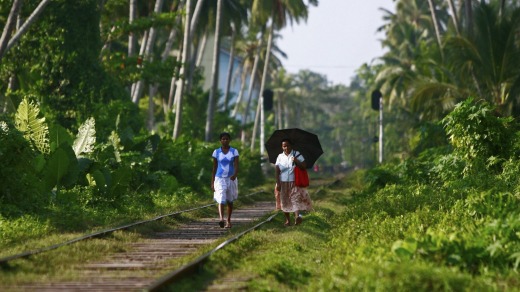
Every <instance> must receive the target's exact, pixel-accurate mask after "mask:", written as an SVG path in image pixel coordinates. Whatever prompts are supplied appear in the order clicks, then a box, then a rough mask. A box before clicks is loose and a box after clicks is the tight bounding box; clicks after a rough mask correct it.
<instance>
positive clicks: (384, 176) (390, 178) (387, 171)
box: [364, 165, 399, 191]
mask: <svg viewBox="0 0 520 292" xmlns="http://www.w3.org/2000/svg"><path fill="white" fill-rule="evenodd" d="M364 182H365V184H366V186H367V188H368V189H369V190H370V191H375V190H378V189H380V188H384V187H385V186H386V185H390V184H396V183H398V182H399V173H398V171H397V169H396V168H395V167H394V166H392V165H381V166H378V167H374V168H372V169H369V170H368V171H367V172H366V173H365V177H364Z"/></svg>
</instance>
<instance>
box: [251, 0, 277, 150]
mask: <svg viewBox="0 0 520 292" xmlns="http://www.w3.org/2000/svg"><path fill="white" fill-rule="evenodd" d="M271 19H274V9H273V13H272V16H271ZM273 34H274V23H271V28H270V30H269V38H268V39H267V49H266V51H265V60H264V71H263V72H262V80H261V82H260V92H259V98H258V104H259V105H258V109H259V110H257V116H258V114H260V155H264V147H262V145H264V142H265V118H264V116H265V113H264V90H265V82H266V80H267V71H268V70H269V59H270V58H271V47H272V45H273ZM257 120H258V117H257V118H256V119H255V126H254V128H253V135H252V137H251V150H254V147H255V146H254V145H255V136H256V129H257Z"/></svg>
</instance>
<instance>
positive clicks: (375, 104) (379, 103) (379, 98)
mask: <svg viewBox="0 0 520 292" xmlns="http://www.w3.org/2000/svg"><path fill="white" fill-rule="evenodd" d="M372 109H373V110H379V163H383V94H381V91H379V89H376V90H374V91H372Z"/></svg>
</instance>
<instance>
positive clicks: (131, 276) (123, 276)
mask: <svg viewBox="0 0 520 292" xmlns="http://www.w3.org/2000/svg"><path fill="white" fill-rule="evenodd" d="M336 181H337V180H336ZM336 181H334V182H332V183H326V184H323V185H321V186H322V187H323V186H325V187H327V186H329V185H331V184H333V183H335V182H336ZM316 188H317V192H319V191H320V190H321V188H320V187H316ZM258 193H266V192H265V191H260V192H257V193H252V194H250V195H248V196H245V197H250V196H253V195H256V194H258ZM208 207H215V204H209V205H204V206H200V207H197V208H193V209H189V210H183V211H179V212H174V213H171V214H166V215H162V216H159V217H156V218H153V219H150V220H145V221H139V222H136V223H133V224H128V225H125V226H121V227H117V228H113V229H108V230H103V231H100V232H97V233H93V234H89V235H85V236H82V237H79V238H76V239H73V240H69V241H67V242H64V243H61V244H57V245H54V246H51V247H47V248H42V249H39V250H34V251H28V252H24V253H21V254H17V255H13V256H10V257H6V258H2V259H0V264H3V265H4V266H5V265H8V264H9V262H10V261H13V260H17V259H21V258H30V257H31V256H33V255H36V254H39V253H45V252H48V251H50V250H53V249H57V248H59V247H62V246H64V245H70V244H73V243H76V242H79V241H83V240H87V239H90V238H96V237H102V236H105V235H107V234H110V233H113V232H115V231H118V230H126V229H129V228H131V227H135V226H138V225H142V224H146V223H149V222H153V221H157V220H160V219H163V218H165V217H171V216H175V215H178V214H181V213H184V212H191V211H194V210H199V209H204V208H208ZM274 209H275V204H274V200H269V201H258V202H254V203H251V204H247V205H246V204H244V205H243V206H241V207H240V208H237V209H235V210H234V211H233V219H232V222H233V228H231V229H224V228H220V227H219V226H218V220H217V217H216V216H215V215H213V216H212V217H206V218H200V219H196V220H192V221H190V222H187V223H184V224H182V225H180V226H177V227H175V228H172V229H170V230H167V231H161V232H155V233H152V234H151V235H149V236H147V237H146V238H145V239H144V240H140V241H139V242H135V243H131V244H130V246H129V247H128V249H125V250H127V251H125V252H119V253H113V254H109V255H107V256H106V257H104V258H103V259H101V260H98V261H92V262H86V263H83V264H81V265H77V266H74V267H71V269H74V271H75V275H77V277H76V278H75V280H74V281H51V282H45V283H38V282H36V283H34V282H33V283H26V284H23V285H17V286H2V284H1V283H0V291H162V290H164V289H165V287H167V286H168V284H171V283H173V282H174V281H176V280H179V279H182V278H183V277H186V276H189V275H191V274H192V273H194V272H196V271H197V270H198V269H199V268H200V267H201V266H202V265H203V264H204V262H205V261H206V260H207V259H208V258H209V257H210V256H211V254H213V253H214V252H216V251H218V250H219V249H221V248H223V247H224V246H225V245H227V244H230V243H233V242H234V241H236V240H237V239H238V238H240V237H241V236H243V235H244V234H246V233H248V232H251V231H253V230H255V229H257V228H259V227H261V226H262V225H263V224H265V223H268V222H270V221H271V220H272V219H273V218H274V216H275V215H276V213H275V212H273V211H274ZM246 226H248V227H247V228H245V227H246ZM239 230H241V231H240V232H239V233H237V231H239ZM218 241H222V242H221V243H220V244H218V245H217V246H216V247H215V248H213V249H211V250H210V251H208V252H206V253H204V254H202V255H200V256H198V257H197V258H195V259H192V260H191V261H188V262H187V263H184V264H180V262H185V261H186V258H187V257H190V256H192V257H193V255H194V254H197V252H199V253H200V250H202V249H205V248H208V246H213V245H216V244H217V243H218ZM221 280H222V279H221ZM247 280H248V279H241V278H240V277H238V278H237V277H235V278H230V279H224V282H225V283H224V284H222V285H224V286H223V287H224V289H228V288H229V287H234V290H237V289H238V290H240V287H241V286H243V285H245V284H244V283H246V282H247ZM218 285H219V284H216V286H215V285H214V286H212V288H211V289H210V290H215V289H216V290H220V289H219V288H218Z"/></svg>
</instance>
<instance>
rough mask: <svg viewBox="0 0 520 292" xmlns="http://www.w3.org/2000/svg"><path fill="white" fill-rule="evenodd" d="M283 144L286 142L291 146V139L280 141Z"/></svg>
mask: <svg viewBox="0 0 520 292" xmlns="http://www.w3.org/2000/svg"><path fill="white" fill-rule="evenodd" d="M283 142H287V143H289V145H292V141H291V139H289V138H284V139H283V140H282V143H283Z"/></svg>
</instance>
